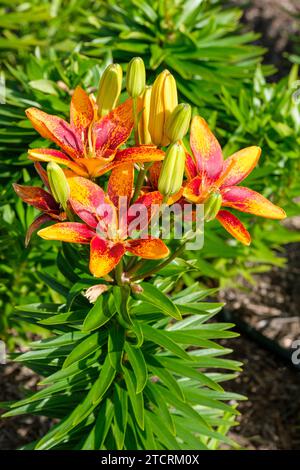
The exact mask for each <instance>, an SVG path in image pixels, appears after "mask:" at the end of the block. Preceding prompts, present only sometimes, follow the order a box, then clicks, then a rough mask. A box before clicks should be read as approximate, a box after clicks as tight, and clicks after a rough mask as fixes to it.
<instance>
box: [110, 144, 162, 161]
mask: <svg viewBox="0 0 300 470" xmlns="http://www.w3.org/2000/svg"><path fill="white" fill-rule="evenodd" d="M164 156H165V153H164V152H163V151H162V150H160V149H158V148H156V147H155V146H153V145H141V146H140V147H130V148H127V149H124V150H119V151H118V152H117V153H116V156H115V159H114V163H115V164H116V163H127V162H156V161H161V160H163V159H164Z"/></svg>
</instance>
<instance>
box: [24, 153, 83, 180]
mask: <svg viewBox="0 0 300 470" xmlns="http://www.w3.org/2000/svg"><path fill="white" fill-rule="evenodd" d="M28 156H29V158H30V160H34V161H39V162H56V163H60V164H61V165H65V166H66V167H68V168H70V169H71V170H73V171H75V173H76V174H78V175H80V176H88V172H87V171H86V169H85V168H84V167H82V166H81V165H80V164H79V163H75V162H73V161H72V160H70V158H69V157H67V155H65V154H64V153H62V152H60V151H59V150H54V149H30V150H28Z"/></svg>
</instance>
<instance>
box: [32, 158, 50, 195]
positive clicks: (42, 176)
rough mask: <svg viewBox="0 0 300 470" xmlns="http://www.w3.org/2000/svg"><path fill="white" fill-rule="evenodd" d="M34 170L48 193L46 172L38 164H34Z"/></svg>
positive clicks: (48, 186)
mask: <svg viewBox="0 0 300 470" xmlns="http://www.w3.org/2000/svg"><path fill="white" fill-rule="evenodd" d="M34 168H35V170H36V172H37V174H38V175H39V177H40V178H41V180H42V181H43V183H44V185H45V186H46V187H47V188H48V189H49V191H50V185H49V180H48V175H47V171H46V170H44V168H43V167H42V165H41V164H40V163H39V162H34Z"/></svg>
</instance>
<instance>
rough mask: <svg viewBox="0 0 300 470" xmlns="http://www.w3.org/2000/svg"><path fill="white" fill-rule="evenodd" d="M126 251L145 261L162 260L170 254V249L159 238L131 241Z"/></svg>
mask: <svg viewBox="0 0 300 470" xmlns="http://www.w3.org/2000/svg"><path fill="white" fill-rule="evenodd" d="M126 249H127V251H129V252H130V253H132V254H134V255H135V256H140V257H141V258H145V259H162V258H165V257H166V256H168V254H169V248H168V247H167V246H166V245H165V244H164V242H163V241H162V240H160V239H159V238H147V239H139V240H130V241H128V242H127V243H126Z"/></svg>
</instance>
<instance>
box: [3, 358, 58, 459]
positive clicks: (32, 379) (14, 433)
mask: <svg viewBox="0 0 300 470" xmlns="http://www.w3.org/2000/svg"><path fill="white" fill-rule="evenodd" d="M38 380H39V377H38V376H37V375H35V374H33V373H32V371H31V370H30V369H27V368H26V367H23V366H20V365H19V364H14V363H8V364H6V365H0V401H14V400H19V399H20V398H24V391H25V389H26V391H27V392H28V390H32V391H36V390H37V383H38ZM1 411H2V410H1V408H0V413H1ZM49 426H50V420H49V419H47V418H45V417H41V416H32V415H24V416H16V417H12V418H5V419H4V418H3V419H0V450H14V449H17V448H19V447H21V446H23V445H25V444H28V443H29V442H32V441H34V440H36V439H39V438H41V437H42V436H43V435H44V434H46V432H47V431H48V429H49Z"/></svg>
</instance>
